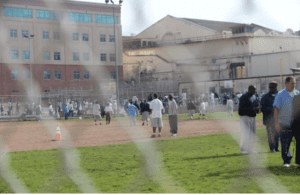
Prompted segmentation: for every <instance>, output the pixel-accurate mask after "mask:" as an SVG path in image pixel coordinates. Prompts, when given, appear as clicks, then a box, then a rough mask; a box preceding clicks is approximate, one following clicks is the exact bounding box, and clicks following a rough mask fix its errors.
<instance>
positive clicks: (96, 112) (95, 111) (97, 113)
mask: <svg viewBox="0 0 300 195" xmlns="http://www.w3.org/2000/svg"><path fill="white" fill-rule="evenodd" d="M100 113H101V108H100V105H99V104H98V101H96V102H95V104H94V105H93V115H94V121H95V125H97V120H98V121H99V125H101V119H102V118H101V115H100Z"/></svg>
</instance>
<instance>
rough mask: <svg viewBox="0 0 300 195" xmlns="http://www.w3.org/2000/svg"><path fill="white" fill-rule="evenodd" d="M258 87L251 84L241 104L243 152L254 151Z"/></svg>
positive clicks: (241, 145)
mask: <svg viewBox="0 0 300 195" xmlns="http://www.w3.org/2000/svg"><path fill="white" fill-rule="evenodd" d="M255 94H256V87H255V86H253V85H250V86H249V88H248V92H247V93H245V94H244V95H242V97H241V99H240V104H239V110H238V112H239V115H240V122H241V140H240V149H241V152H242V154H248V153H254V150H253V148H254V143H255V136H256V123H255V117H256V114H257V113H259V105H258V100H257V98H256V96H255Z"/></svg>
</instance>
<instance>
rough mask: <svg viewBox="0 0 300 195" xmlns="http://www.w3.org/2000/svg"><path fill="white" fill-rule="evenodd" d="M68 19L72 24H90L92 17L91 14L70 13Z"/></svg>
mask: <svg viewBox="0 0 300 195" xmlns="http://www.w3.org/2000/svg"><path fill="white" fill-rule="evenodd" d="M68 18H69V20H70V21H72V22H84V23H92V15H91V14H81V13H74V12H70V13H69V17H68Z"/></svg>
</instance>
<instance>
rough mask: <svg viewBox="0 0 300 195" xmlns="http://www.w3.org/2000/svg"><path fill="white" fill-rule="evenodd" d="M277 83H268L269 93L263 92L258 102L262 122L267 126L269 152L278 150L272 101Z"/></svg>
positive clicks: (277, 135)
mask: <svg viewBox="0 0 300 195" xmlns="http://www.w3.org/2000/svg"><path fill="white" fill-rule="evenodd" d="M277 93H278V91H277V83H276V81H272V82H271V83H269V93H267V94H265V95H264V96H263V97H262V99H261V102H260V105H261V111H262V113H263V124H264V125H265V126H266V128H267V135H268V143H269V148H270V151H271V152H278V151H279V150H278V142H279V137H280V136H279V133H278V132H277V131H276V129H275V119H274V108H273V103H274V101H275V96H276V95H277Z"/></svg>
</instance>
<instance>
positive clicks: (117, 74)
mask: <svg viewBox="0 0 300 195" xmlns="http://www.w3.org/2000/svg"><path fill="white" fill-rule="evenodd" d="M110 2H111V3H112V4H113V19H114V39H115V40H114V42H115V69H116V95H117V116H118V115H119V103H120V99H119V98H120V96H119V71H118V64H117V59H118V58H117V43H116V20H115V3H114V1H113V0H110ZM105 3H106V4H107V3H109V0H105ZM122 3H123V1H122V0H119V5H120V6H121V4H122Z"/></svg>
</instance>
